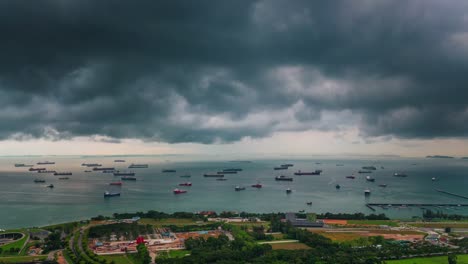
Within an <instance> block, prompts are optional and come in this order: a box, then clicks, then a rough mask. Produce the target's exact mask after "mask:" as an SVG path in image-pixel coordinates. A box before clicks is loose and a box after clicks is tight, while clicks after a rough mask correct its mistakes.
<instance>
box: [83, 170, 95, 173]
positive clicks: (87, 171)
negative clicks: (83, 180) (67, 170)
mask: <svg viewBox="0 0 468 264" xmlns="http://www.w3.org/2000/svg"><path fill="white" fill-rule="evenodd" d="M84 172H86V173H89V172H93V171H90V170H85V171H84Z"/></svg>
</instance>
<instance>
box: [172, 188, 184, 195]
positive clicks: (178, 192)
mask: <svg viewBox="0 0 468 264" xmlns="http://www.w3.org/2000/svg"><path fill="white" fill-rule="evenodd" d="M172 192H173V193H174V194H182V193H187V191H186V190H181V189H174V191H172Z"/></svg>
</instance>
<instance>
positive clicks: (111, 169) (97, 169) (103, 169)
mask: <svg viewBox="0 0 468 264" xmlns="http://www.w3.org/2000/svg"><path fill="white" fill-rule="evenodd" d="M114 170H115V168H112V167H108V168H98V167H94V168H93V171H114Z"/></svg>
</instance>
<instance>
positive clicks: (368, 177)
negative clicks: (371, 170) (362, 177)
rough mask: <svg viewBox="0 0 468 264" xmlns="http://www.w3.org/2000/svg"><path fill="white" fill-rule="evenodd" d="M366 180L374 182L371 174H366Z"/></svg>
mask: <svg viewBox="0 0 468 264" xmlns="http://www.w3.org/2000/svg"><path fill="white" fill-rule="evenodd" d="M366 181H370V182H375V179H374V178H372V177H371V176H366Z"/></svg>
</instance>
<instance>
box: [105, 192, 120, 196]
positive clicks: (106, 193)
mask: <svg viewBox="0 0 468 264" xmlns="http://www.w3.org/2000/svg"><path fill="white" fill-rule="evenodd" d="M113 196H120V193H119V192H107V191H106V192H104V197H113Z"/></svg>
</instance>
